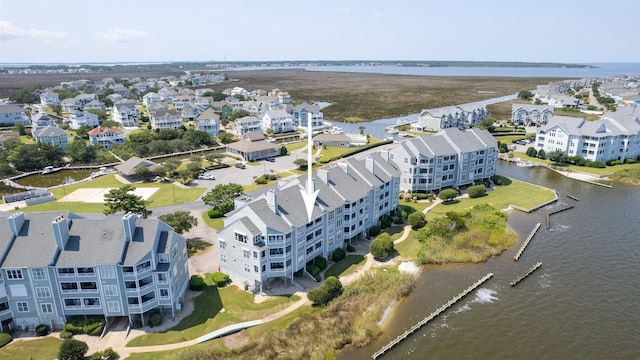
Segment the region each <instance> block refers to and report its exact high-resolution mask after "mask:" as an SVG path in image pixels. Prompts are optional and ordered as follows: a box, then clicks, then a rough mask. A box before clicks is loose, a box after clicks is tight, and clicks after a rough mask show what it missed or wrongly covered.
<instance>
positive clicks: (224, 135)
mask: <svg viewBox="0 0 640 360" xmlns="http://www.w3.org/2000/svg"><path fill="white" fill-rule="evenodd" d="M218 140H220V142H221V143H223V144H230V143H232V142H234V141H235V138H234V136H233V134H230V133H228V132H226V131H220V132H219V133H218Z"/></svg>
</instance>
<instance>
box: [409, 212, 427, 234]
mask: <svg viewBox="0 0 640 360" xmlns="http://www.w3.org/2000/svg"><path fill="white" fill-rule="evenodd" d="M407 222H408V223H409V225H411V227H412V228H413V229H414V230H417V229H420V228H421V227H423V226H424V225H425V224H426V222H425V221H424V214H423V213H422V211H414V212H412V213H411V214H409V217H408V218H407Z"/></svg>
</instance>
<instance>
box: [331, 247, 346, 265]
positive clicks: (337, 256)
mask: <svg viewBox="0 0 640 360" xmlns="http://www.w3.org/2000/svg"><path fill="white" fill-rule="evenodd" d="M345 256H347V253H346V252H345V251H344V249H343V248H337V249H335V250H333V254H331V261H333V262H338V261H340V260H342V259H344V258H345Z"/></svg>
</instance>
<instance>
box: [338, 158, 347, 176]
mask: <svg viewBox="0 0 640 360" xmlns="http://www.w3.org/2000/svg"><path fill="white" fill-rule="evenodd" d="M338 166H339V167H340V169H342V170H343V171H344V172H345V173H347V174H349V163H348V162H346V161H341V162H339V163H338Z"/></svg>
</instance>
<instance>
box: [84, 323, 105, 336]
mask: <svg viewBox="0 0 640 360" xmlns="http://www.w3.org/2000/svg"><path fill="white" fill-rule="evenodd" d="M103 330H104V325H98V326H96V327H94V328H93V329H91V330H89V332H88V333H87V335H91V336H100V335H102V331H103Z"/></svg>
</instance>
